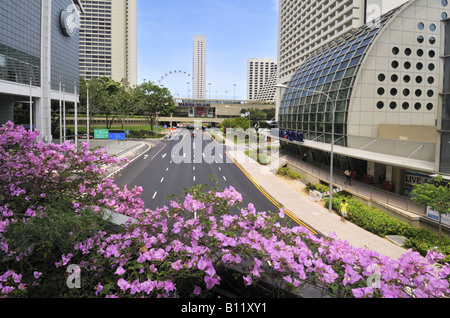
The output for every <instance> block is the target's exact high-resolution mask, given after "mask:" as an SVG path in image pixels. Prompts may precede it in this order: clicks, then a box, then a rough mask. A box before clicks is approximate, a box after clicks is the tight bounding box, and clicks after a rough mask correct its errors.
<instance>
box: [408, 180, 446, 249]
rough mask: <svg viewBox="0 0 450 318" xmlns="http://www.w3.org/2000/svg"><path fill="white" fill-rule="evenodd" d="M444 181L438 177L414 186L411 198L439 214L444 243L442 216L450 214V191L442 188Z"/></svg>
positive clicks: (440, 231)
mask: <svg viewBox="0 0 450 318" xmlns="http://www.w3.org/2000/svg"><path fill="white" fill-rule="evenodd" d="M442 180H443V178H442V176H437V177H435V178H433V179H432V180H431V182H429V183H425V184H423V185H421V184H416V185H414V189H413V190H412V197H411V200H412V201H413V202H416V203H418V204H421V205H426V206H429V207H430V208H431V209H432V210H433V211H436V212H437V213H438V214H439V241H442V215H443V214H449V213H450V189H449V188H448V187H445V186H442V184H441V182H442ZM437 184H438V185H439V186H436V185H437Z"/></svg>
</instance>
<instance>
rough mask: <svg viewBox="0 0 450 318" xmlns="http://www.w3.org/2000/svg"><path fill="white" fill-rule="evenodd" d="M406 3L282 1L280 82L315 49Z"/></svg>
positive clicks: (382, 0)
mask: <svg viewBox="0 0 450 318" xmlns="http://www.w3.org/2000/svg"><path fill="white" fill-rule="evenodd" d="M405 2H407V0H336V1H328V0H280V7H279V30H278V32H279V36H278V72H279V74H278V83H286V82H287V81H289V80H290V78H291V76H292V75H293V73H294V72H295V71H296V70H297V69H298V66H299V65H300V64H301V63H302V62H303V61H305V59H306V58H307V57H308V56H309V55H310V54H311V53H312V52H314V51H315V50H316V49H318V48H319V47H321V46H323V45H325V44H326V43H329V42H330V41H332V40H335V39H337V38H339V37H340V36H342V35H343V34H345V33H347V32H349V31H351V30H353V29H355V28H359V27H361V26H363V25H364V24H366V23H367V22H369V21H372V20H373V19H376V18H377V17H379V16H380V15H381V14H384V13H386V12H388V11H390V10H392V9H393V8H395V7H397V6H399V5H401V4H403V3H405Z"/></svg>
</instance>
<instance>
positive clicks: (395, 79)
mask: <svg viewBox="0 0 450 318" xmlns="http://www.w3.org/2000/svg"><path fill="white" fill-rule="evenodd" d="M391 81H393V82H394V83H395V82H397V81H398V76H397V75H395V74H394V75H392V76H391Z"/></svg>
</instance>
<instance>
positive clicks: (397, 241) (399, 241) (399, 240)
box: [386, 235, 407, 246]
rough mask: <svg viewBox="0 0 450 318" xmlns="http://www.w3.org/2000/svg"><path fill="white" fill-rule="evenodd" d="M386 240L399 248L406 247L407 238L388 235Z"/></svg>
mask: <svg viewBox="0 0 450 318" xmlns="http://www.w3.org/2000/svg"><path fill="white" fill-rule="evenodd" d="M386 238H387V239H388V240H389V241H391V242H393V243H394V244H397V245H398V246H403V245H405V241H406V240H407V239H406V237H404V236H400V235H387V236H386Z"/></svg>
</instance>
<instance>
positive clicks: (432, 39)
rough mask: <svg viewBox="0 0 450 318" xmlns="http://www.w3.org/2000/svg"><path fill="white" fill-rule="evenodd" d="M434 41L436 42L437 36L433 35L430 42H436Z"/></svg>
mask: <svg viewBox="0 0 450 318" xmlns="http://www.w3.org/2000/svg"><path fill="white" fill-rule="evenodd" d="M434 43H436V38H435V37H433V36H432V37H431V38H430V44H434Z"/></svg>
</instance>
